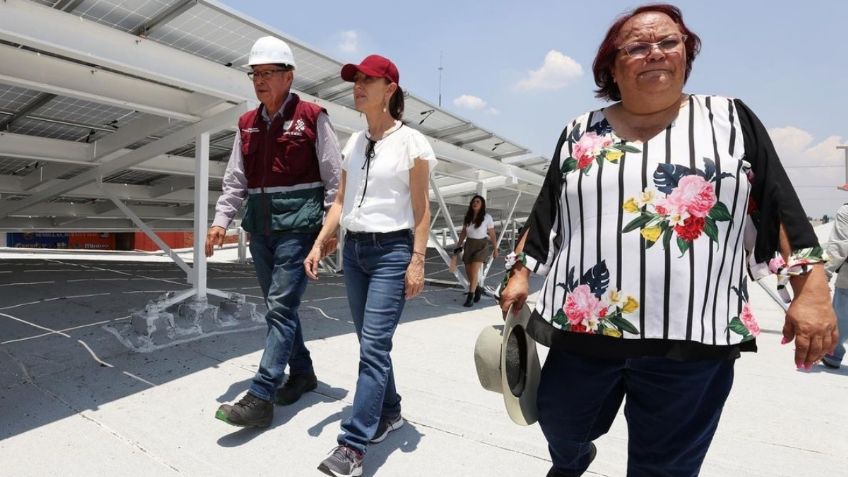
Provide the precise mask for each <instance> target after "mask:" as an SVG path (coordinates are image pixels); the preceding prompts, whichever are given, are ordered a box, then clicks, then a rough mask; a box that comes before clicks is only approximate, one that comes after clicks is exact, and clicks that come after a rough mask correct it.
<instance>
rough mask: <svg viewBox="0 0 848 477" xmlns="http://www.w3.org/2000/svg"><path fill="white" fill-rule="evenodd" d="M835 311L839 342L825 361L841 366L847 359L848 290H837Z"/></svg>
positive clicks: (834, 297) (834, 303) (834, 300)
mask: <svg viewBox="0 0 848 477" xmlns="http://www.w3.org/2000/svg"><path fill="white" fill-rule="evenodd" d="M833 311H834V312H836V320H837V325H838V326H839V342H838V343H837V344H836V349H835V350H834V351H833V354H828V355H826V356H825V357H824V358H823V359H824V361H827V362H828V364H831V365H833V366H839V365H840V364H841V363H842V359H843V358H845V340H848V288H837V289H836V290H834V292H833Z"/></svg>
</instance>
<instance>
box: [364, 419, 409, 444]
mask: <svg viewBox="0 0 848 477" xmlns="http://www.w3.org/2000/svg"><path fill="white" fill-rule="evenodd" d="M401 427H403V417H401V415H400V414H398V416H397V417H393V418H387V417H381V418H380V423H379V424H377V434H376V435H374V437H373V438H371V442H372V443H374V444H376V443H378V442H383V440H384V439H385V438H386V436H388V435H389V433H390V432H392V431H394V430H396V429H400V428H401Z"/></svg>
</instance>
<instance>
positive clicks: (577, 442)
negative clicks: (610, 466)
mask: <svg viewBox="0 0 848 477" xmlns="http://www.w3.org/2000/svg"><path fill="white" fill-rule="evenodd" d="M733 363H734V360H730V359H727V360H702V361H674V360H671V359H668V358H654V357H646V358H630V359H621V360H599V359H597V358H586V357H581V356H577V355H573V354H570V353H567V352H564V351H561V350H554V349H552V350H551V351H550V353H549V354H548V358H547V360H546V361H545V365H544V367H543V369H542V377H541V382H540V384H539V392H538V398H537V403H538V406H539V425H540V427H541V428H542V432H543V433H544V434H545V438H546V439H547V441H548V449H549V451H550V454H551V460H552V462H553V468H552V469H551V472H550V473H549V474H548V476H549V477H572V476H575V477H576V476H580V475H582V474H583V472H585V471H586V469H587V468H588V466H589V463H590V462H591V458H592V457H591V450H592V441H593V440H595V439H597V438H598V437H600V436H602V435H604V434H606V432H607V431H609V428H610V426H611V425H612V422H613V420H614V419H615V416H616V414H617V412H618V409H619V407H620V406H621V402H622V400H624V398H625V397H626V403H625V405H624V416H625V418H626V419H627V429H628V448H627V450H628V459H627V476H628V477H649V476H650V477H690V476H697V475H698V472H699V471H700V468H701V463H702V462H703V461H704V457H705V456H706V454H707V449H708V448H709V446H710V442H711V441H712V438H713V435H714V434H715V431H716V428H717V427H718V421H719V418H720V417H721V410H722V408H723V407H724V402H725V401H726V399H727V396H728V394H729V393H730V388H731V386H732V385H733ZM598 456H599V458H603V449H599V450H598Z"/></svg>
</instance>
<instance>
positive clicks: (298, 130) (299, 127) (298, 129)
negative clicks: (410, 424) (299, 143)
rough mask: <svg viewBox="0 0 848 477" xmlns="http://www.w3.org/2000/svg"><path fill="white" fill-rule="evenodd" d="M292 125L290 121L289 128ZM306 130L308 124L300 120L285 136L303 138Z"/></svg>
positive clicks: (295, 122)
mask: <svg viewBox="0 0 848 477" xmlns="http://www.w3.org/2000/svg"><path fill="white" fill-rule="evenodd" d="M290 124H291V121H289V125H287V126H289V127H291V126H290ZM305 129H306V123H304V122H303V120H302V119H298V120H297V121H294V128H293V129H289V130H288V131H286V132H285V133H283V134H284V135H286V136H303V131H304V130H305Z"/></svg>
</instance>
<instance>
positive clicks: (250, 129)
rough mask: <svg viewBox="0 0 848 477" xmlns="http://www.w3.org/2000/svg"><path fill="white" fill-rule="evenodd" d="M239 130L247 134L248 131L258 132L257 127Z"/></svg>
mask: <svg viewBox="0 0 848 477" xmlns="http://www.w3.org/2000/svg"><path fill="white" fill-rule="evenodd" d="M241 132H243V133H247V134H250V133H257V132H259V128H247V129H242V130H241Z"/></svg>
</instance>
